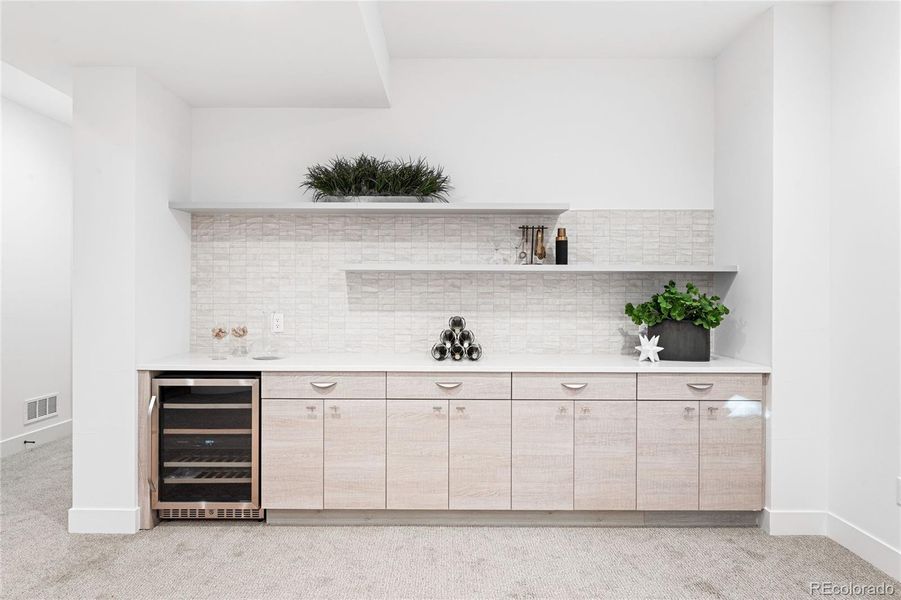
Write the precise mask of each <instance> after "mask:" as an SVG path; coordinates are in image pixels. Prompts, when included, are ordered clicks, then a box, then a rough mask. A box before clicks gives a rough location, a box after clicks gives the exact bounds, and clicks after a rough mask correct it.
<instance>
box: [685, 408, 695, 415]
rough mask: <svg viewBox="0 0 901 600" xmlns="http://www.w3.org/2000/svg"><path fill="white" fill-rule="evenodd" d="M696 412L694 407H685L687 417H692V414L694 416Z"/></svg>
mask: <svg viewBox="0 0 901 600" xmlns="http://www.w3.org/2000/svg"><path fill="white" fill-rule="evenodd" d="M694 412H695V408H694V407H693V406H686V407H685V416H686V417H690V416H691V415H692V414H694Z"/></svg>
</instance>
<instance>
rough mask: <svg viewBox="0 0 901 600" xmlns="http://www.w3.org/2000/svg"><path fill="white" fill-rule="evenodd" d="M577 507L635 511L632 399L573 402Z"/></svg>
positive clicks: (634, 419)
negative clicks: (574, 411) (574, 413)
mask: <svg viewBox="0 0 901 600" xmlns="http://www.w3.org/2000/svg"><path fill="white" fill-rule="evenodd" d="M575 409H576V415H575V420H576V422H575V432H574V433H575V435H574V438H575V467H574V473H575V484H574V491H573V492H574V500H573V508H575V509H576V510H635V428H636V410H637V408H636V402H635V401H634V400H614V401H602V400H578V401H576V405H575Z"/></svg>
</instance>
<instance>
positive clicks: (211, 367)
mask: <svg viewBox="0 0 901 600" xmlns="http://www.w3.org/2000/svg"><path fill="white" fill-rule="evenodd" d="M138 370H139V371H402V372H440V371H469V372H479V371H481V372H489V373H491V372H493V373H498V372H518V373H541V372H557V373H769V372H770V367H768V366H765V365H759V364H755V363H749V362H745V361H742V360H737V359H734V358H727V357H721V356H714V357H712V358H711V360H710V362H677V361H661V362H659V363H656V364H651V363H649V362H647V361H645V362H642V363H639V362H638V360H637V357H632V356H621V355H615V354H593V355H592V354H551V355H536V354H521V355H517V354H505V355H490V354H486V355H485V356H483V357H482V359H481V360H479V361H476V362H473V361H469V360H462V361H459V362H453V361H450V360H445V361H441V362H439V361H436V360H434V359H432V357H431V356H430V355H429V354H428V353H427V352H423V353H421V354H384V355H370V354H359V353H356V354H289V355H286V356H285V358H281V359H278V360H253V359H251V358H249V357H248V358H235V357H229V358H227V359H225V360H213V359H211V358H210V357H209V355H207V354H205V353H190V354H177V355H175V356H170V357H166V358H163V359H160V360H154V361H149V362H145V363H141V364H139V365H138Z"/></svg>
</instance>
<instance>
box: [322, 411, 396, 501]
mask: <svg viewBox="0 0 901 600" xmlns="http://www.w3.org/2000/svg"><path fill="white" fill-rule="evenodd" d="M324 405H325V422H324V442H325V443H324V448H325V449H324V454H325V456H324V459H325V465H324V467H325V473H324V480H325V485H324V506H325V508H359V509H365V508H385V433H386V427H385V400H345V399H341V400H325V401H324Z"/></svg>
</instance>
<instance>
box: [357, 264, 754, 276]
mask: <svg viewBox="0 0 901 600" xmlns="http://www.w3.org/2000/svg"><path fill="white" fill-rule="evenodd" d="M340 269H341V270H342V271H346V272H349V273H359V272H373V271H374V272H382V273H392V272H393V273H523V274H536V275H537V274H539V273H544V274H552V273H738V265H594V264H575V265H464V264H431V265H430V264H415V263H381V264H373V263H360V264H345V265H342V266H341V267H340Z"/></svg>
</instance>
